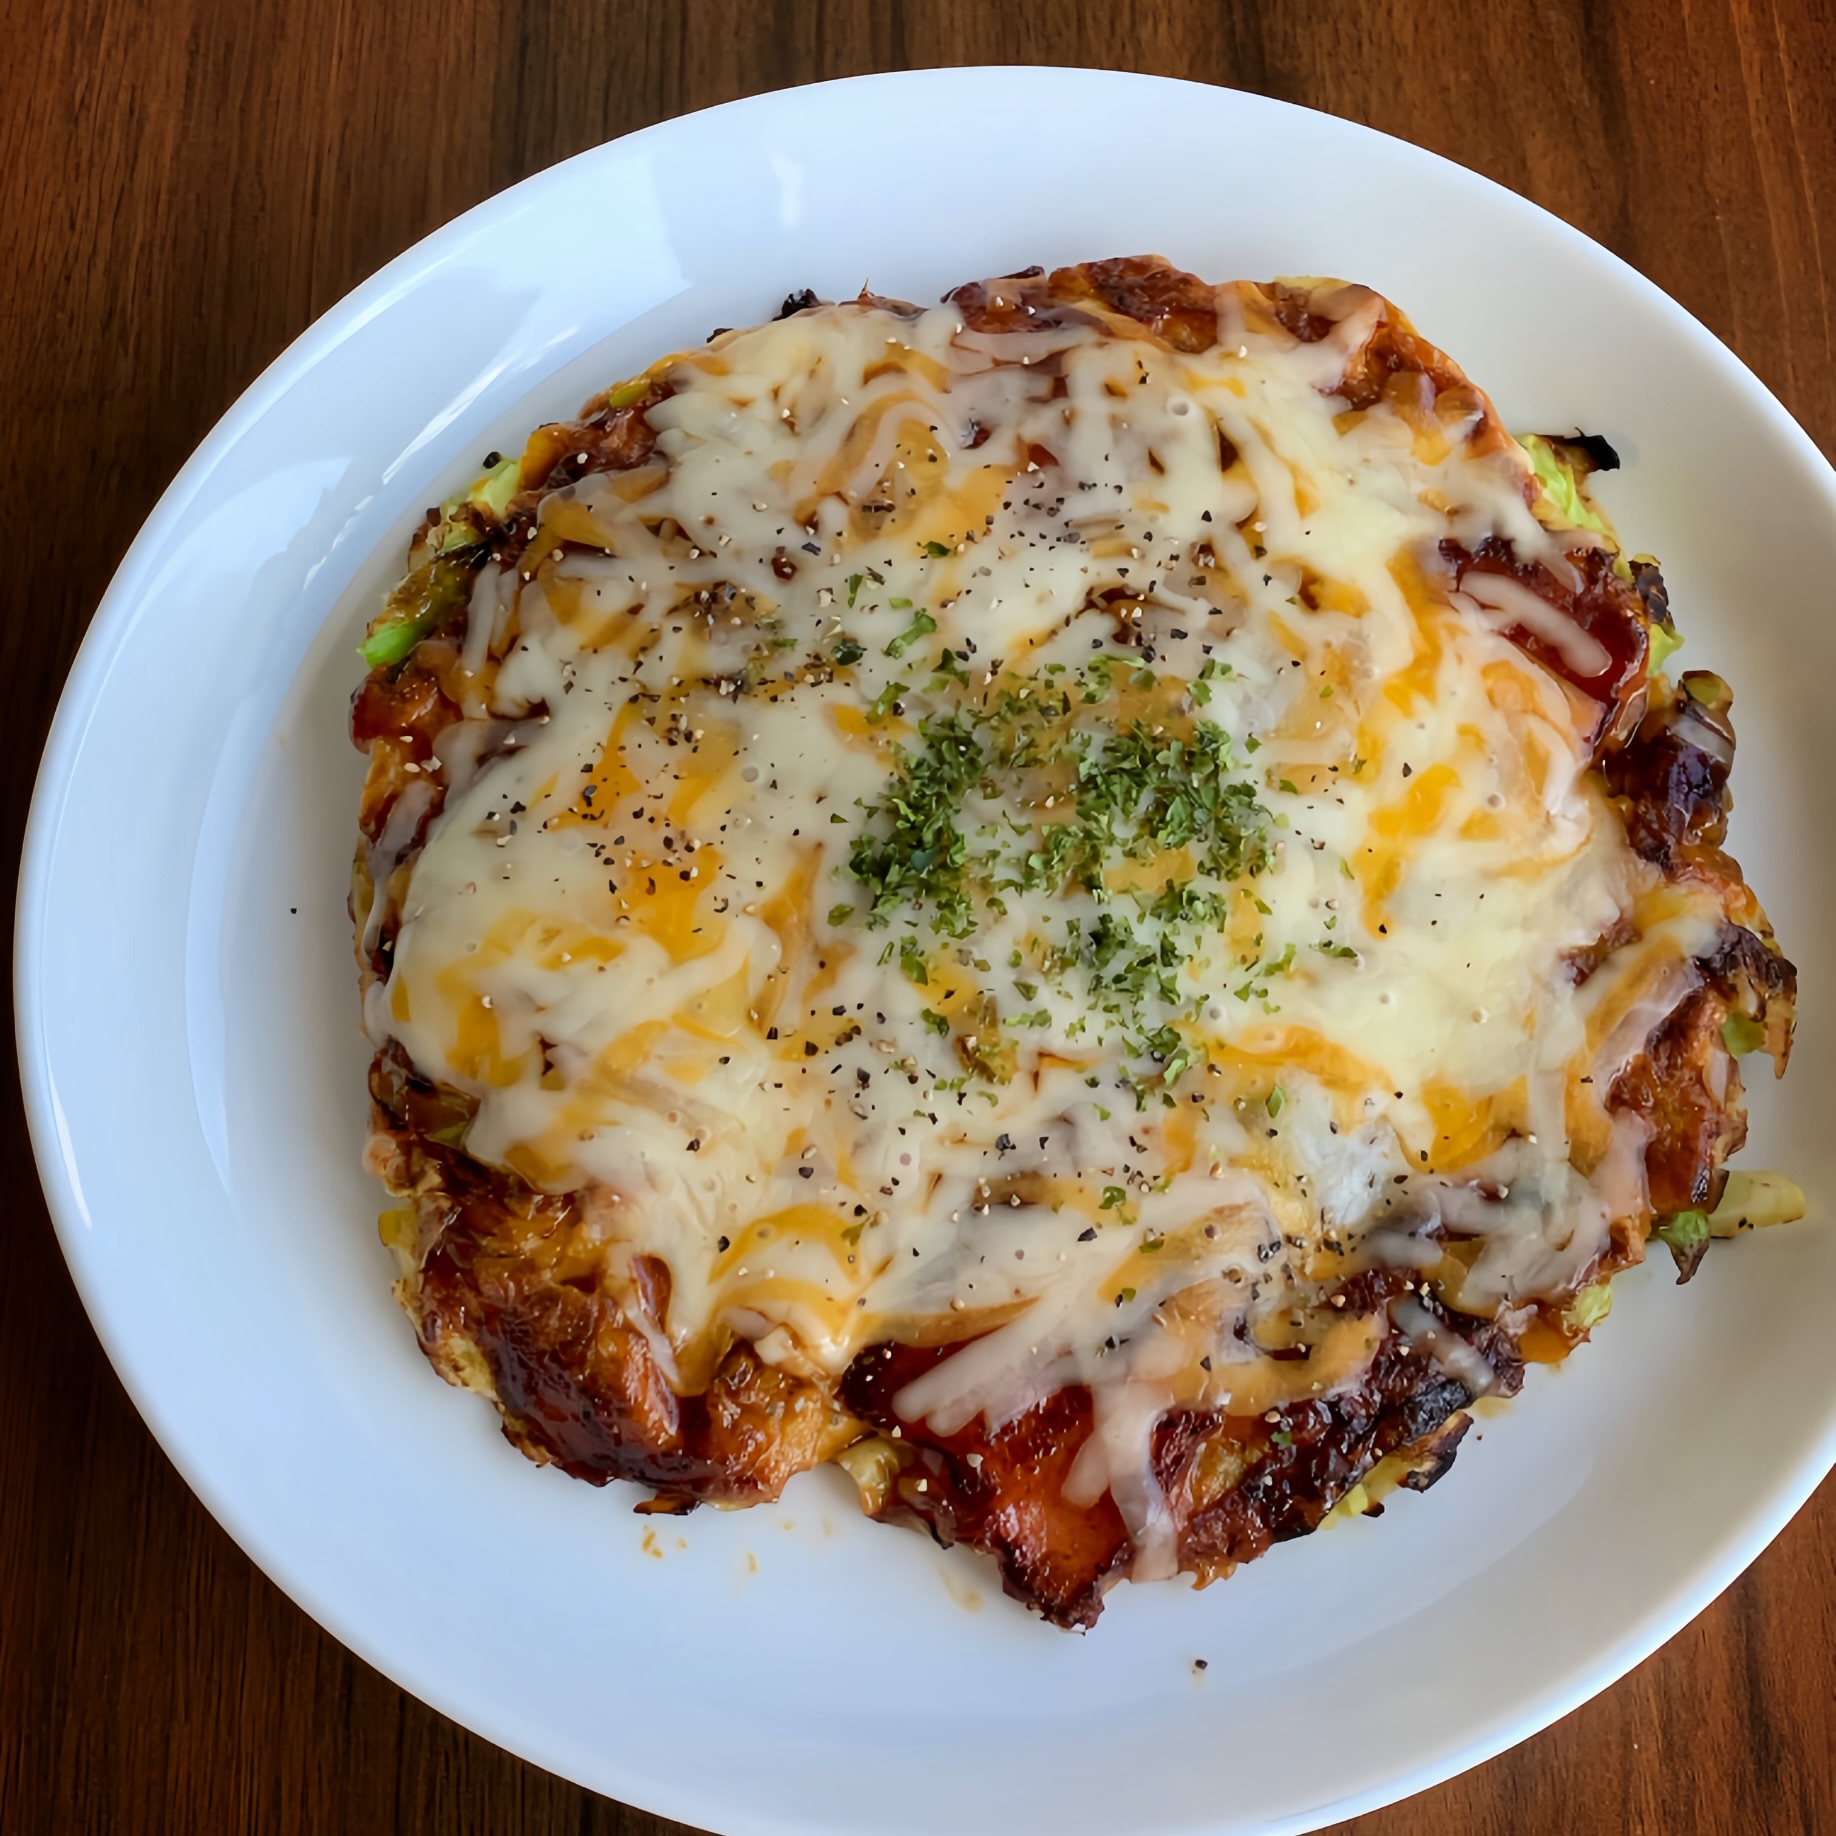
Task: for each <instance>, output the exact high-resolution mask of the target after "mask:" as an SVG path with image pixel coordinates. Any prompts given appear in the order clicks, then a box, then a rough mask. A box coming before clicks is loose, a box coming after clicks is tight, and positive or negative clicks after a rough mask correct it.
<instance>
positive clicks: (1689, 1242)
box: [1656, 1211, 1709, 1256]
mask: <svg viewBox="0 0 1836 1836" xmlns="http://www.w3.org/2000/svg"><path fill="white" fill-rule="evenodd" d="M1656 1234H1657V1235H1658V1236H1659V1237H1661V1238H1662V1239H1663V1240H1664V1241H1665V1242H1666V1243H1668V1244H1669V1245H1670V1247H1671V1249H1672V1250H1674V1251H1675V1252H1676V1253H1677V1254H1678V1255H1679V1256H1687V1255H1689V1254H1690V1253H1691V1252H1692V1251H1694V1250H1698V1249H1700V1248H1701V1247H1702V1245H1703V1244H1705V1243H1706V1242H1707V1241H1708V1240H1709V1221H1708V1213H1707V1212H1706V1211H1679V1212H1678V1213H1677V1215H1676V1216H1675V1217H1674V1218H1666V1219H1665V1220H1664V1222H1663V1223H1662V1224H1660V1225H1659V1226H1658V1227H1657V1232H1656Z"/></svg>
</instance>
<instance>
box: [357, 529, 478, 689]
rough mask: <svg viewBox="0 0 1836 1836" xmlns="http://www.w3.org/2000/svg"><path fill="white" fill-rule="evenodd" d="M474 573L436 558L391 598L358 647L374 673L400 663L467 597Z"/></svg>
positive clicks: (460, 564)
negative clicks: (380, 667) (386, 665)
mask: <svg viewBox="0 0 1836 1836" xmlns="http://www.w3.org/2000/svg"><path fill="white" fill-rule="evenodd" d="M470 580H471V569H470V568H469V567H468V566H466V565H465V563H464V562H459V561H452V560H449V559H447V558H446V557H445V556H444V555H441V556H436V557H435V559H433V560H432V561H430V562H428V563H427V565H426V566H425V567H419V568H416V569H415V571H414V572H413V573H412V574H410V575H409V576H408V578H407V579H406V580H404V581H403V582H402V583H401V585H400V586H398V587H397V588H396V589H395V591H394V592H393V593H391V594H390V595H389V598H388V601H387V603H386V604H385V605H384V607H383V610H382V616H381V617H380V618H379V619H378V620H377V621H376V623H375V625H374V626H372V627H371V629H370V633H369V635H368V636H367V637H366V638H365V639H364V640H363V642H362V643H361V644H359V645H358V646H357V654H358V655H359V656H360V657H362V658H363V660H364V661H365V662H366V663H367V664H369V666H370V667H371V668H372V669H375V668H377V667H378V666H379V665H381V664H390V663H399V662H401V660H402V659H403V658H404V657H405V656H407V654H408V653H409V651H411V650H412V649H413V648H414V647H415V645H417V644H418V643H419V642H420V641H421V639H422V638H424V637H425V636H426V635H427V634H428V633H429V632H430V631H432V630H433V629H434V627H435V626H437V625H438V624H439V623H440V621H441V620H442V619H443V618H445V616H446V615H447V613H448V612H450V611H451V610H452V609H453V607H454V606H455V605H457V604H458V603H459V601H460V599H461V598H463V597H464V595H465V592H466V589H467V586H468V583H469V582H470Z"/></svg>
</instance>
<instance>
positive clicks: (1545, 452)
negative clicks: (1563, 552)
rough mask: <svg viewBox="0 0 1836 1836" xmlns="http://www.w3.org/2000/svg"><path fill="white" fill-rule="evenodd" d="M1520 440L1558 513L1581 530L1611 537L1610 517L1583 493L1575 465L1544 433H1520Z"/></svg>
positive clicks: (1520, 444) (1519, 443) (1519, 442)
mask: <svg viewBox="0 0 1836 1836" xmlns="http://www.w3.org/2000/svg"><path fill="white" fill-rule="evenodd" d="M1517 443H1518V445H1519V446H1521V447H1522V448H1523V449H1524V451H1525V452H1526V453H1527V454H1529V456H1530V465H1531V468H1532V470H1534V471H1535V473H1536V475H1537V479H1538V481H1539V482H1540V483H1541V484H1542V487H1543V490H1544V491H1545V492H1546V493H1547V494H1548V497H1549V501H1550V502H1551V503H1552V504H1554V505H1555V507H1556V510H1557V512H1558V514H1560V515H1561V516H1563V517H1564V518H1566V519H1567V521H1569V522H1570V523H1573V524H1574V525H1575V526H1576V527H1577V528H1579V529H1591V530H1593V531H1594V532H1595V533H1596V534H1597V535H1603V536H1608V537H1611V535H1612V531H1611V530H1610V529H1608V528H1607V525H1606V519H1605V518H1604V517H1603V516H1602V515H1601V514H1600V512H1599V511H1598V510H1596V509H1595V508H1594V507H1593V505H1591V504H1590V503H1589V502H1588V501H1587V499H1586V498H1585V497H1583V496H1582V495H1581V482H1580V480H1579V479H1578V478H1576V476H1575V474H1574V469H1573V467H1572V466H1570V465H1569V463H1568V462H1567V460H1565V459H1564V458H1563V457H1562V455H1561V454H1560V453H1558V452H1557V451H1556V449H1555V448H1554V447H1553V446H1552V445H1551V444H1550V443H1549V441H1547V440H1546V439H1544V438H1543V436H1542V435H1541V434H1520V435H1519V436H1518V441H1517Z"/></svg>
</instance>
